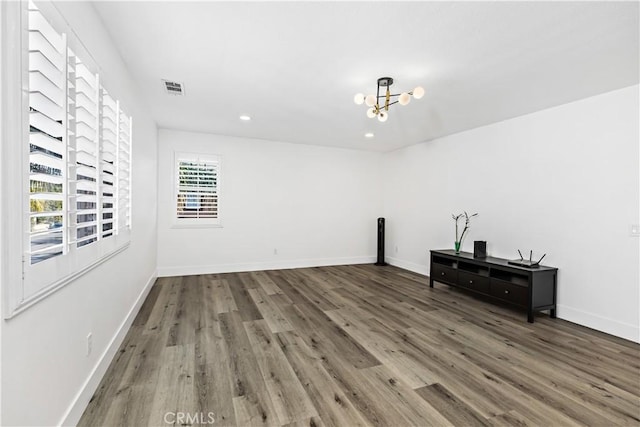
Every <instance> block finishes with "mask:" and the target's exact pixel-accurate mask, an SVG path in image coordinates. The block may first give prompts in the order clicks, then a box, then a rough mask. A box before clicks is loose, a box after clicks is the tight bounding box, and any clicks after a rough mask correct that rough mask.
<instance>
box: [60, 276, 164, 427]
mask: <svg viewBox="0 0 640 427" xmlns="http://www.w3.org/2000/svg"><path fill="white" fill-rule="evenodd" d="M157 278H158V275H157V272H155V271H154V272H153V273H152V274H151V277H149V280H147V283H146V284H145V286H144V288H143V289H142V291H141V292H140V295H138V298H137V299H136V301H135V302H134V304H133V306H132V307H131V310H129V313H128V314H127V317H125V319H124V320H123V322H122V323H121V324H120V327H119V328H118V330H117V331H116V333H115V334H114V336H113V338H112V339H111V342H109V345H108V346H107V349H106V350H105V351H104V353H102V356H100V359H98V363H97V364H96V366H95V367H94V368H93V371H91V374H89V377H88V378H87V380H86V381H85V382H84V384H83V385H82V388H81V389H80V391H79V392H78V394H76V396H75V398H74V399H73V402H72V403H71V405H70V406H69V408H68V409H67V411H66V413H65V414H64V415H63V416H62V421H61V422H60V424H59V425H63V426H75V425H77V424H78V421H80V417H82V414H83V413H84V410H85V409H86V408H87V405H88V404H89V400H91V397H92V396H93V393H95V391H96V390H97V388H98V385H100V381H101V380H102V377H103V376H104V374H105V372H107V368H109V365H110V364H111V360H113V357H114V356H115V354H116V352H117V351H118V348H120V344H122V341H124V337H125V336H126V335H127V332H128V331H129V328H130V327H131V324H132V323H133V321H134V319H135V318H136V316H137V315H138V312H139V311H140V308H141V307H142V304H143V303H144V301H145V300H146V299H147V295H149V291H150V290H151V288H152V287H153V284H154V283H155V281H156V279H157Z"/></svg>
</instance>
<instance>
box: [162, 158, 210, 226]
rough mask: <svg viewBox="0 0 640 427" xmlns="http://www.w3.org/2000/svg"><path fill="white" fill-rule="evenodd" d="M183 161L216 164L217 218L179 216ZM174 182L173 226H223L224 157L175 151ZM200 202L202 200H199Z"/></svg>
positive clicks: (172, 201) (172, 200)
mask: <svg viewBox="0 0 640 427" xmlns="http://www.w3.org/2000/svg"><path fill="white" fill-rule="evenodd" d="M182 161H192V162H199V161H206V162H212V163H215V164H216V196H217V207H218V212H217V215H216V218H179V217H178V206H177V201H178V195H179V193H180V190H179V187H180V175H179V174H180V162H182ZM172 165H173V177H172V179H173V182H172V187H173V191H172V199H171V204H170V206H171V213H170V215H171V218H172V221H171V228H222V227H223V225H222V219H221V212H222V210H221V199H222V181H223V180H222V157H221V156H220V155H217V154H209V153H194V152H184V151H174V153H173V163H172ZM197 203H200V202H197Z"/></svg>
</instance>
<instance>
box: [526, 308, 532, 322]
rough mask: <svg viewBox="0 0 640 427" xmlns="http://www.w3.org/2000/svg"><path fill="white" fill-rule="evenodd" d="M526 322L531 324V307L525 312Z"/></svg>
mask: <svg viewBox="0 0 640 427" xmlns="http://www.w3.org/2000/svg"><path fill="white" fill-rule="evenodd" d="M527 322H529V323H533V310H532V309H531V307H529V309H528V310H527Z"/></svg>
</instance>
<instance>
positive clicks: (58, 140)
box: [28, 10, 67, 264]
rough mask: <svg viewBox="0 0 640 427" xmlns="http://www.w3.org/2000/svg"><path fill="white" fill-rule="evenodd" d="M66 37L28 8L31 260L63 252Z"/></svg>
mask: <svg viewBox="0 0 640 427" xmlns="http://www.w3.org/2000/svg"><path fill="white" fill-rule="evenodd" d="M65 50H66V40H65V39H64V37H63V36H61V35H60V34H58V33H56V32H55V31H54V30H53V28H52V27H51V26H50V25H49V23H48V22H47V21H46V20H45V19H44V17H43V16H42V15H41V14H40V13H39V12H38V11H37V10H29V54H28V55H29V60H28V61H29V62H28V63H29V142H28V144H29V228H28V236H29V237H28V241H29V249H28V253H29V262H30V263H32V264H36V263H39V262H42V261H45V260H47V259H50V258H52V257H57V256H59V255H62V254H63V252H64V240H65V227H66V224H67V220H66V218H65V211H64V209H65V208H66V200H65V196H66V192H67V183H66V180H67V170H66V169H67V168H66V162H67V153H66V142H67V141H66V139H67V136H66V129H65V126H66V122H67V120H66V118H65V113H66V101H67V100H66V93H65V88H66V81H65V80H66V51H65Z"/></svg>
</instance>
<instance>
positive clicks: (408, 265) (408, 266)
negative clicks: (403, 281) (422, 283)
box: [385, 257, 429, 276]
mask: <svg viewBox="0 0 640 427" xmlns="http://www.w3.org/2000/svg"><path fill="white" fill-rule="evenodd" d="M385 261H387V262H388V263H389V264H391V265H393V266H396V267H399V268H402V269H405V270H409V271H413V272H414V273H418V274H424V275H425V276H427V275H428V274H429V266H428V265H422V264H416V263H414V262H410V261H405V260H402V259H399V258H394V257H386V258H385Z"/></svg>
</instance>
